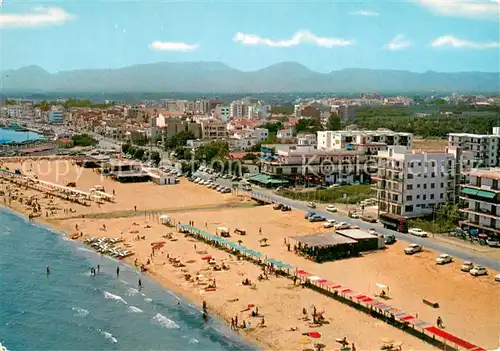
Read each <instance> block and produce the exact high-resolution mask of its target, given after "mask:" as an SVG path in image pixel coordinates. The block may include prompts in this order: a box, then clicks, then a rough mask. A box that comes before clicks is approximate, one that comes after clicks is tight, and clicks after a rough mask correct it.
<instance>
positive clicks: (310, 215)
mask: <svg viewBox="0 0 500 351" xmlns="http://www.w3.org/2000/svg"><path fill="white" fill-rule="evenodd" d="M315 214H316V212H314V211H310V212H306V214H305V215H304V219H308V218H309V217H312V216H314V215H315Z"/></svg>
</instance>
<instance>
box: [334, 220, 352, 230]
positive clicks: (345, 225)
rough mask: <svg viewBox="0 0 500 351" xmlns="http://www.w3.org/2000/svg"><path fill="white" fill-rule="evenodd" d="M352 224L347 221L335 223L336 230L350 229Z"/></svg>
mask: <svg viewBox="0 0 500 351" xmlns="http://www.w3.org/2000/svg"><path fill="white" fill-rule="evenodd" d="M350 226H351V225H350V224H349V223H347V222H340V223H337V224H335V230H342V229H349V227H350Z"/></svg>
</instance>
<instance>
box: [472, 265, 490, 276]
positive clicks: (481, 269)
mask: <svg viewBox="0 0 500 351" xmlns="http://www.w3.org/2000/svg"><path fill="white" fill-rule="evenodd" d="M469 273H470V275H472V276H474V277H477V276H480V275H487V274H488V271H487V270H486V268H484V267H483V266H476V267H474V268H472V269H471V270H470V272H469Z"/></svg>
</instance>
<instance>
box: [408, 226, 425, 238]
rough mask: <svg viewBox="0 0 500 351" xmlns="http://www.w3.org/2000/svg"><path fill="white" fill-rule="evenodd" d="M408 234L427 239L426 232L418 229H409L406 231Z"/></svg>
mask: <svg viewBox="0 0 500 351" xmlns="http://www.w3.org/2000/svg"><path fill="white" fill-rule="evenodd" d="M408 234H411V235H415V236H419V237H421V238H427V232H425V231H423V230H422V229H420V228H410V229H408Z"/></svg>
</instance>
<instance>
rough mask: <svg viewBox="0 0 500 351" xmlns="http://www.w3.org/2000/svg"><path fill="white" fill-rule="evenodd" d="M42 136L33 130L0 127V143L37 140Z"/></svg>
mask: <svg viewBox="0 0 500 351" xmlns="http://www.w3.org/2000/svg"><path fill="white" fill-rule="evenodd" d="M41 138H43V135H41V134H37V133H34V132H24V131H23V132H20V131H19V132H18V131H15V130H13V129H7V128H0V144H7V143H10V142H12V141H13V142H16V143H19V142H22V141H26V140H33V141H34V140H37V139H41Z"/></svg>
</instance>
